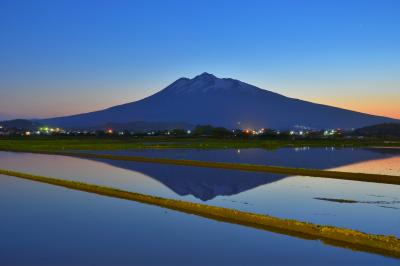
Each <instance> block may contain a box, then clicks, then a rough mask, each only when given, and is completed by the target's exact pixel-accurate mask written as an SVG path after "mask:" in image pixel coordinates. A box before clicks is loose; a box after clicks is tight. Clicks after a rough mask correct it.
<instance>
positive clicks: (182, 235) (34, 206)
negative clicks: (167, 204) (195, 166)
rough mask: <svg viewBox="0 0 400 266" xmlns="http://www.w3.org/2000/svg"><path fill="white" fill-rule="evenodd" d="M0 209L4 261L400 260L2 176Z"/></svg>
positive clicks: (212, 262)
mask: <svg viewBox="0 0 400 266" xmlns="http://www.w3.org/2000/svg"><path fill="white" fill-rule="evenodd" d="M42 159H44V158H42ZM70 166H71V165H70ZM99 168H100V169H99V170H101V167H99ZM72 172H73V171H72ZM0 209H1V226H0V236H1V237H0V265H205V264H207V265H289V264H290V265H294V264H295V265H344V264H346V265H398V260H395V259H392V258H387V257H382V256H379V255H373V254H368V253H362V252H354V251H352V250H347V249H342V248H336V247H332V246H326V245H324V244H322V243H321V242H318V241H307V240H302V239H297V238H293V237H289V236H285V235H278V234H275V233H270V232H266V231H261V230H257V229H252V228H247V227H242V226H239V225H233V224H227V223H221V222H216V221H212V220H208V219H204V218H200V217H197V216H194V215H187V214H182V213H178V212H174V211H170V210H165V209H162V208H159V207H154V206H148V205H143V204H139V203H135V202H131V201H125V200H120V199H113V198H107V197H102V196H97V195H94V194H89V193H83V192H79V191H72V190H68V189H64V188H59V187H55V186H51V185H46V184H41V183H35V182H31V181H27V180H21V179H18V178H14V177H8V176H1V175H0Z"/></svg>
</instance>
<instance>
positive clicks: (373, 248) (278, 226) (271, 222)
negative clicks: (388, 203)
mask: <svg viewBox="0 0 400 266" xmlns="http://www.w3.org/2000/svg"><path fill="white" fill-rule="evenodd" d="M0 174H2V175H8V176H14V177H19V178H23V179H28V180H33V181H38V182H42V183H47V184H51V185H56V186H60V187H65V188H69V189H73V190H79V191H84V192H89V193H95V194H98V195H103V196H108V197H113V198H120V199H126V200H132V201H136V202H141V203H145V204H150V205H156V206H159V207H163V208H168V209H171V210H176V211H180V212H184V213H189V214H194V215H198V216H201V217H206V218H209V219H213V220H217V221H222V222H227V223H234V224H240V225H244V226H248V227H253V228H258V229H264V230H267V231H272V232H276V233H280V234H285V235H290V236H295V237H300V238H303V239H312V240H321V241H323V242H324V243H326V244H329V245H334V246H339V247H344V248H349V249H353V250H358V251H366V252H371V253H377V254H380V255H385V256H391V257H396V258H400V239H398V238H396V237H394V236H384V235H373V234H366V233H363V232H359V231H355V230H351V229H345V228H338V227H334V226H324V225H316V224H312V223H306V222H300V221H296V220H288V219H280V218H276V217H272V216H268V215H261V214H255V213H250V212H243V211H239V210H234V209H228V208H222V207H216V206H210V205H205V204H199V203H192V202H186V201H181V200H173V199H166V198H161V197H155V196H150V195H144V194H139V193H134V192H129V191H124V190H119V189H115V188H110V187H104V186H97V185H92V184H86V183H81V182H75V181H69V180H62V179H56V178H52V177H45V176H38V175H31V174H28V173H21V172H15V171H10V170H4V169H0Z"/></svg>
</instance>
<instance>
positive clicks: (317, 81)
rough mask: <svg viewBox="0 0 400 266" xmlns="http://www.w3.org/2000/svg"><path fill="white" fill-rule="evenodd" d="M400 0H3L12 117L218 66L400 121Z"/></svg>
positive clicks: (109, 100) (124, 97) (80, 106)
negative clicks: (399, 119)
mask: <svg viewBox="0 0 400 266" xmlns="http://www.w3.org/2000/svg"><path fill="white" fill-rule="evenodd" d="M399 14H400V1H366V0H365V1H361V0H360V1H344V0H342V1H339V0H338V1H301V0H299V1H295V0H292V1H282V0H280V1H267V0H265V1H235V0H231V1H222V0H214V1H194V0H193V1H189V0H187V1H183V0H182V1H161V0H160V1H151V0H147V1H133V0H132V1H122V0H119V1H118V0H117V1H73V0H72V1H61V0H57V1H41V0H36V1H22V0H19V1H15V0H14V1H7V0H0V114H10V115H12V116H26V117H48V116H55V115H57V116H58V115H63V114H74V113H79V112H85V111H92V110H96V109H101V108H105V107H109V106H112V105H115V104H121V103H125V102H131V101H134V100H138V99H141V98H143V97H145V96H147V95H150V94H152V93H155V92H156V91H158V90H160V89H162V88H163V87H165V86H167V85H168V84H169V83H171V82H173V81H174V80H175V79H177V78H179V77H182V76H186V77H193V76H195V75H197V74H200V73H202V72H205V71H207V72H210V73H213V74H215V75H217V76H219V77H231V78H236V79H240V80H242V81H245V82H248V83H251V84H254V85H257V86H259V87H261V88H264V89H269V90H273V91H275V92H278V93H282V94H284V95H287V96H291V97H295V98H301V99H306V100H310V101H314V102H319V103H325V104H330V105H335V106H339V107H344V108H350V109H353V110H358V111H363V112H368V113H374V114H381V115H388V116H392V117H397V118H400V107H399V106H400V15H399Z"/></svg>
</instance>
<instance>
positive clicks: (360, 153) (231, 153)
mask: <svg viewBox="0 0 400 266" xmlns="http://www.w3.org/2000/svg"><path fill="white" fill-rule="evenodd" d="M101 153H106V154H118V155H133V156H146V157H159V158H174V159H191V160H204V161H220V162H237V163H253V164H266V165H280V166H289V167H302V168H315V169H331V168H339V167H342V166H345V165H352V164H356V163H360V162H367V161H374V160H382V159H389V158H393V157H400V151H399V150H394V149H351V148H346V149H332V148H313V149H308V148H297V149H289V148H284V149H279V150H276V151H267V150H263V149H244V150H241V151H240V153H239V152H238V151H237V150H232V149H226V150H177V149H170V150H125V151H112V152H111V151H104V152H101ZM90 160H93V161H97V162H103V163H107V164H109V165H112V166H114V167H119V168H122V169H125V170H131V171H135V172H140V173H142V174H144V175H146V176H148V177H150V178H152V179H154V180H157V181H159V182H160V183H162V184H164V185H165V186H166V187H168V188H169V189H171V190H172V191H174V192H175V193H176V194H178V195H180V196H186V195H193V196H194V197H196V198H198V199H201V200H203V201H207V200H211V199H213V198H215V197H216V196H230V195H235V194H239V193H241V192H243V191H247V190H251V189H253V188H256V187H258V186H261V185H265V184H268V183H271V182H275V181H278V180H280V179H283V178H285V177H287V175H279V174H269V173H256V172H244V171H237V170H226V169H213V168H199V167H190V166H176V165H163V164H152V163H136V162H128V161H117V160H107V159H90ZM382 161H384V160H382ZM398 174H399V175H400V173H398Z"/></svg>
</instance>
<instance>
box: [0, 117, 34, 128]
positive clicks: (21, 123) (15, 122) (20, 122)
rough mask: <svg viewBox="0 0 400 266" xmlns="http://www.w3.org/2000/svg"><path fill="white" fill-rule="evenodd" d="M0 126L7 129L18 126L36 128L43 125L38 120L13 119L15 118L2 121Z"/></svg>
mask: <svg viewBox="0 0 400 266" xmlns="http://www.w3.org/2000/svg"><path fill="white" fill-rule="evenodd" d="M0 126H2V127H3V128H7V129H12V128H16V129H29V130H36V129H37V128H39V127H40V126H41V125H40V124H39V123H38V122H35V121H30V120H26V119H13V120H7V121H1V122H0Z"/></svg>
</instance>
